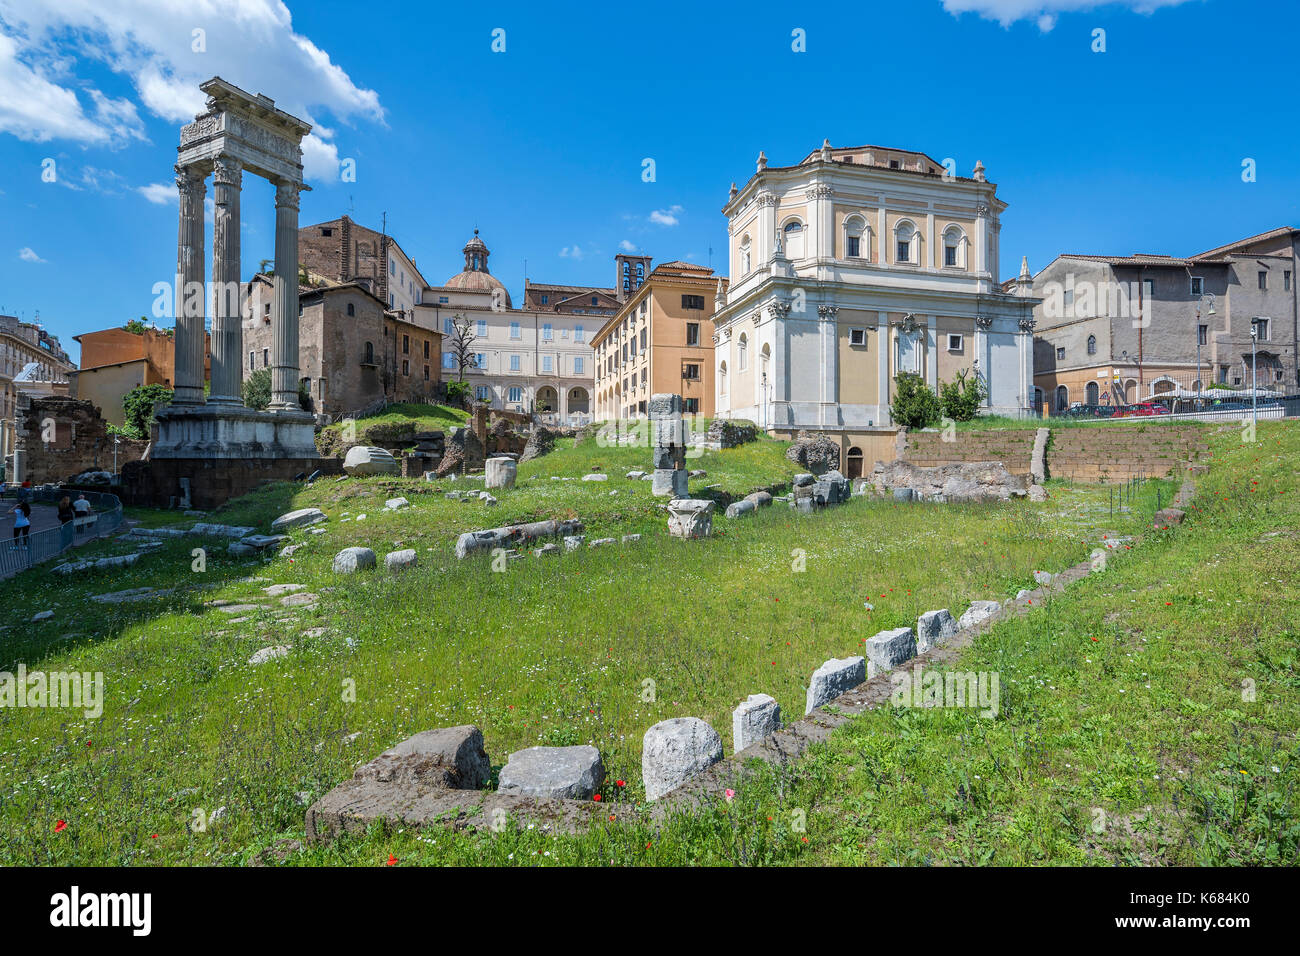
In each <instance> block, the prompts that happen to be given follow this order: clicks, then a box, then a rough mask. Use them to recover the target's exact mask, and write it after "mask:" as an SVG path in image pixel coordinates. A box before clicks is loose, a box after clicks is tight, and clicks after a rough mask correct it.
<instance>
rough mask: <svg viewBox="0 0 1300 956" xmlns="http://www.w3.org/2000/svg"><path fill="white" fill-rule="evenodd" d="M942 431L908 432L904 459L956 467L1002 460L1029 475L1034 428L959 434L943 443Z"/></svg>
mask: <svg viewBox="0 0 1300 956" xmlns="http://www.w3.org/2000/svg"><path fill="white" fill-rule="evenodd" d="M943 437H944V433H943V432H942V431H934V432H928V431H927V432H908V433H907V436H906V438H905V439H904V441H905V445H904V447H903V449H902V454H901V455H900V458H902V459H903V460H904V461H909V462H911V463H912V464H914V465H922V466H926V467H928V466H932V465H956V464H962V463H965V462H974V461H1000V462H1002V464H1003V465H1005V466H1006V468H1007V471H1009V472H1011V473H1012V474H1017V475H1019V474H1028V473H1029V468H1030V463H1031V461H1032V460H1033V454H1034V429H1032V428H1023V429H1007V430H1005V431H993V430H988V431H959V432H956V433H955V434H954V435H952V436H951V437H952V438H953V440H952V441H944V440H943Z"/></svg>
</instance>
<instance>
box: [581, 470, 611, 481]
mask: <svg viewBox="0 0 1300 956" xmlns="http://www.w3.org/2000/svg"><path fill="white" fill-rule="evenodd" d="M582 480H583V481H609V475H602V474H600V473H599V472H592V473H591V474H590V475H583V476H582Z"/></svg>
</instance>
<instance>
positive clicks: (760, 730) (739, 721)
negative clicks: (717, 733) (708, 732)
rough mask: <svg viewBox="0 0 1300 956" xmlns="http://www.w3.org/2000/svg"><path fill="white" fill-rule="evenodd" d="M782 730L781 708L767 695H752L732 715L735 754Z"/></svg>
mask: <svg viewBox="0 0 1300 956" xmlns="http://www.w3.org/2000/svg"><path fill="white" fill-rule="evenodd" d="M780 729H781V706H780V705H779V704H778V703H777V702H776V699H775V698H773V697H770V696H768V695H767V694H750V695H749V696H748V697H746V698H745V699H744V700H743V701H742V702H741V704H740V706H739V707H737V708H736V709H735V710H734V711H732V713H731V740H732V746H733V747H734V748H735V750H734V752H735V753H739V752H740V751H742V750H744V749H745V748H746V747H748V746H749V745H750V744H755V743H758V742H759V741H760V740H762V739H763V738H764V737H767V736H769V735H771V734H774V733H776V731H778V730H780Z"/></svg>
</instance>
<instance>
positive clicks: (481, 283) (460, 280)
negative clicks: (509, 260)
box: [443, 229, 514, 309]
mask: <svg viewBox="0 0 1300 956" xmlns="http://www.w3.org/2000/svg"><path fill="white" fill-rule="evenodd" d="M461 251H462V252H464V253H465V268H464V269H462V270H461V271H460V272H458V273H456V274H455V275H454V276H452V277H451V278H450V279H448V280H447V281H446V282H444V283H443V285H444V286H446V287H447V288H448V289H461V290H463V291H465V292H488V293H491V292H495V291H496V290H497V289H500V290H501V299H502V302H503V303H504V305H505V307H506V308H507V309H512V308H514V306H513V304H511V301H510V291H509V290H508V289H507V288H506V287H505V284H504V283H502V282H501V280H500V279H498V278H497V277H496V276H494V275H492V273H490V272H488V256H489V255H490V253H489V252H488V247H487V243H485V242H484V241H483V240H482V239H480V238H479V237H478V230H477V229H475V230H474V238H472V239H470V241H469V242H467V243H465V248H464V249H462V250H461Z"/></svg>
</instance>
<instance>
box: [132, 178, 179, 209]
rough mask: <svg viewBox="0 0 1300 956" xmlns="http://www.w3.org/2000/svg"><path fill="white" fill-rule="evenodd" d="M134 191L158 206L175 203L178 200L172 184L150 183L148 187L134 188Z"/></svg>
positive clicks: (174, 186)
mask: <svg viewBox="0 0 1300 956" xmlns="http://www.w3.org/2000/svg"><path fill="white" fill-rule="evenodd" d="M135 191H136V192H138V193H139V194H140V195H141V196H143V197H144V198H145V199H147V200H149V201H150V202H151V203H156V204H157V205H159V206H166V205H167V204H168V203H173V202H176V201H177V198H178V196H177V192H176V185H175V184H174V183H150V184H149V185H148V186H136V187H135Z"/></svg>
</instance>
